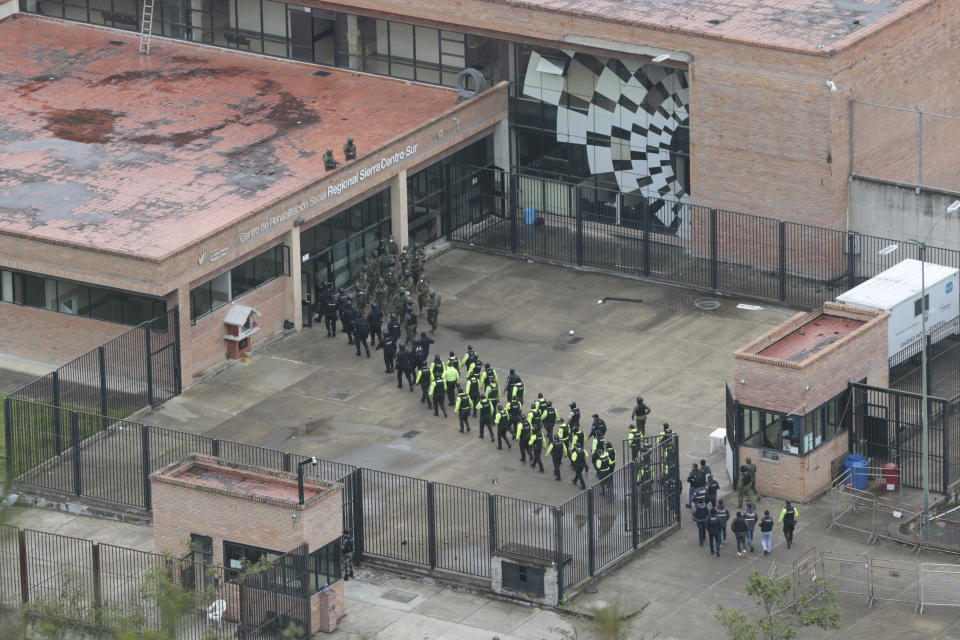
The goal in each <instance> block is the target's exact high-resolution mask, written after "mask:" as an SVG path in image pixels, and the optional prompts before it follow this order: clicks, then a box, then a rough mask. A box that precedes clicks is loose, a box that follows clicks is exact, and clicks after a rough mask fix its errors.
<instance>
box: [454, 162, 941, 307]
mask: <svg viewBox="0 0 960 640" xmlns="http://www.w3.org/2000/svg"><path fill="white" fill-rule="evenodd" d="M485 172H487V173H489V175H486V173H485ZM471 175H472V176H473V177H472V178H471V179H476V180H477V181H478V183H481V184H489V185H498V186H497V187H496V191H495V192H493V193H494V195H495V198H496V206H490V207H482V208H474V209H472V210H471V212H470V215H469V216H468V217H464V216H462V215H461V216H459V217H458V221H459V222H460V223H461V224H460V225H459V226H456V228H454V226H450V227H448V229H451V231H450V232H449V234H448V238H449V239H450V240H453V241H454V242H456V243H458V244H459V245H461V246H467V247H474V248H481V249H487V250H491V251H496V252H502V253H509V254H516V253H519V254H521V255H524V256H530V257H537V258H541V259H544V260H547V261H554V262H558V263H565V264H575V265H578V266H586V267H596V268H600V269H605V270H611V271H622V272H625V273H629V274H631V275H635V276H640V277H644V278H650V279H653V280H661V281H664V282H671V283H676V284H682V285H686V286H689V287H693V288H697V289H703V290H709V291H712V292H720V293H723V294H727V295H742V296H747V297H751V298H758V299H766V300H775V301H778V302H781V303H784V304H789V305H793V306H799V307H816V306H819V305H820V304H822V303H823V302H825V301H827V300H832V299H834V298H835V297H836V296H837V295H838V294H840V293H842V292H844V291H846V290H847V289H850V288H852V287H854V286H856V285H857V284H859V283H860V282H862V281H864V280H866V279H868V278H871V277H873V276H875V275H876V274H878V273H880V272H881V271H883V270H884V269H887V268H889V267H891V266H893V265H894V264H896V263H898V262H900V261H901V260H904V259H906V258H914V259H917V258H919V248H918V247H917V246H915V245H913V244H910V243H901V245H900V251H898V252H896V255H879V254H878V251H879V250H880V249H882V248H883V247H886V246H887V245H889V244H892V243H893V242H895V241H894V240H891V239H888V238H880V237H876V236H868V235H864V234H860V233H856V232H852V231H851V232H847V231H839V230H835V229H825V228H821V227H814V226H810V225H803V224H797V223H793V222H785V221H782V220H775V219H773V218H765V217H762V216H755V215H749V214H745V213H738V212H734V211H724V210H719V209H710V208H707V207H702V206H698V205H692V204H688V203H681V202H675V201H671V200H665V199H662V198H652V197H645V196H642V195H639V194H625V193H620V192H618V191H611V190H606V189H602V188H596V187H592V186H584V185H579V184H571V183H567V182H560V181H555V180H548V179H545V178H540V177H535V176H529V175H523V174H518V173H505V172H502V171H500V170H497V169H484V170H479V171H478V170H475V169H474V170H473V173H472V174H471ZM927 251H928V253H927V261H929V262H934V263H937V264H943V265H947V266H951V267H960V252H958V251H953V250H950V249H942V248H932V247H931V248H928V250H927Z"/></svg>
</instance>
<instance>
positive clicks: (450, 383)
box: [443, 366, 460, 407]
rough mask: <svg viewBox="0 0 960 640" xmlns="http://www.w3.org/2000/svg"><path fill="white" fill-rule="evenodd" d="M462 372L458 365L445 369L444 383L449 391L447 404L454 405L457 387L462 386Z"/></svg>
mask: <svg viewBox="0 0 960 640" xmlns="http://www.w3.org/2000/svg"><path fill="white" fill-rule="evenodd" d="M459 382H460V372H459V371H457V369H456V367H451V366H447V367H446V368H445V369H444V370H443V384H444V387H445V388H446V391H447V404H449V405H450V406H451V407H452V406H453V402H454V398H456V397H457V388H458V387H459V386H460V385H459V384H458V383H459Z"/></svg>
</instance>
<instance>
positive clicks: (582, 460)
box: [570, 445, 587, 489]
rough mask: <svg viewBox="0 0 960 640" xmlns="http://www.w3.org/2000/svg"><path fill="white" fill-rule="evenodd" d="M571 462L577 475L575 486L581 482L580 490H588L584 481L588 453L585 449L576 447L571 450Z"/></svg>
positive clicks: (575, 476) (574, 481)
mask: <svg viewBox="0 0 960 640" xmlns="http://www.w3.org/2000/svg"><path fill="white" fill-rule="evenodd" d="M570 462H571V463H572V464H573V471H574V473H575V474H576V475H574V476H573V484H577V482H579V483H580V488H581V489H586V488H587V485H586V483H585V482H584V481H583V472H584V470H586V468H587V452H586V451H584V450H583V447H581V446H579V445H574V447H573V448H572V449H571V450H570Z"/></svg>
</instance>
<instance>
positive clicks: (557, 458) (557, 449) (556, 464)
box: [547, 435, 567, 480]
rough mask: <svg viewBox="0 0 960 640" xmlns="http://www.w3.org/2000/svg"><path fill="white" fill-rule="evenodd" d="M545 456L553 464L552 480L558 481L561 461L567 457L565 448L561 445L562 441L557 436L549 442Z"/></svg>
mask: <svg viewBox="0 0 960 640" xmlns="http://www.w3.org/2000/svg"><path fill="white" fill-rule="evenodd" d="M547 455H548V456H550V460H551V461H552V462H553V479H554V480H560V465H561V464H562V463H563V459H564V458H566V457H567V447H566V445H564V444H563V441H562V440H560V436H559V435H555V436H553V439H552V440H550V445H549V446H548V447H547Z"/></svg>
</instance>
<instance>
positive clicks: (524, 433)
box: [514, 418, 533, 462]
mask: <svg viewBox="0 0 960 640" xmlns="http://www.w3.org/2000/svg"><path fill="white" fill-rule="evenodd" d="M514 433H515V434H516V435H515V437H514V440H516V441H517V444H519V445H520V462H526V461H527V453H529V452H530V435H531V434H532V433H533V429H532V428H531V427H530V423H528V422H527V421H526V420H524V419H523V418H521V419H520V422H519V423H518V424H517V429H516V431H515V432H514Z"/></svg>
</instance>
